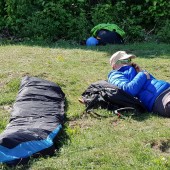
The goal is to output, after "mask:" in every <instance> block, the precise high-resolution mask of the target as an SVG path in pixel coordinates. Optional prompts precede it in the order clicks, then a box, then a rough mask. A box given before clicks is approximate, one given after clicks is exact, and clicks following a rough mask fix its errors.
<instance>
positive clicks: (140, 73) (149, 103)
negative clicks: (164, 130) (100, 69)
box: [108, 51, 170, 117]
mask: <svg viewBox="0 0 170 170" xmlns="http://www.w3.org/2000/svg"><path fill="white" fill-rule="evenodd" d="M135 57H136V56H135V55H134V54H127V53H126V52H125V51H117V52H116V53H114V54H113V55H112V56H111V58H110V64H111V67H112V68H113V70H112V71H111V72H110V73H109V74H108V82H109V83H111V84H113V85H116V86H118V87H119V88H121V89H123V90H124V91H125V92H127V93H130V94H131V95H133V96H134V97H137V98H138V99H139V100H140V101H141V102H142V103H143V104H144V106H145V107H146V109H147V110H148V112H154V113H157V114H159V115H161V116H165V117H170V83H169V82H166V81H163V80H158V79H156V78H154V77H153V76H152V75H151V74H150V73H148V72H147V71H146V70H142V69H141V68H140V66H138V65H137V64H136V63H133V62H131V60H132V59H133V58H135Z"/></svg>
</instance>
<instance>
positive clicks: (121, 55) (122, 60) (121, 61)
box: [110, 51, 136, 70]
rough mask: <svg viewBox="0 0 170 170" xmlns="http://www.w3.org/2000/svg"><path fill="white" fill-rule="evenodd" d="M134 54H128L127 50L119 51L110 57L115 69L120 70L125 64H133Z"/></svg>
mask: <svg viewBox="0 0 170 170" xmlns="http://www.w3.org/2000/svg"><path fill="white" fill-rule="evenodd" d="M135 57H136V56H135V55H134V54H127V53H126V52H125V51H117V52H116V53H114V54H113V55H112V56H111V58H110V65H111V67H112V68H113V69H115V70H118V69H119V68H120V67H122V66H125V65H131V59H132V58H135Z"/></svg>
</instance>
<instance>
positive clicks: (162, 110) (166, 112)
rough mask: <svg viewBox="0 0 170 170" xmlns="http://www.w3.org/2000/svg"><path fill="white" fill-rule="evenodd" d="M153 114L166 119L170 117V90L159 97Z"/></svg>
mask: <svg viewBox="0 0 170 170" xmlns="http://www.w3.org/2000/svg"><path fill="white" fill-rule="evenodd" d="M153 112H154V113H158V114H159V115H161V116H164V117H170V88H168V89H166V90H165V91H163V92H162V93H161V94H160V95H159V96H158V97H157V99H156V101H155V103H154V106H153Z"/></svg>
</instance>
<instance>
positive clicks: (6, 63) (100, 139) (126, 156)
mask: <svg viewBox="0 0 170 170" xmlns="http://www.w3.org/2000/svg"><path fill="white" fill-rule="evenodd" d="M117 50H128V51H130V52H132V53H134V54H136V55H137V56H138V58H136V59H135V62H137V63H138V64H139V65H140V66H141V67H142V68H144V69H147V70H148V71H149V72H150V73H152V74H153V75H154V76H155V77H156V78H158V79H164V80H166V81H170V74H169V72H170V49H169V45H168V44H155V43H143V44H129V45H118V46H116V45H110V46H102V47H91V48H87V47H82V46H79V45H77V44H71V45H70V44H67V43H65V42H59V43H56V44H50V45H48V44H42V45H41V44H36V43H34V42H33V43H29V44H28V43H22V44H13V45H10V44H9V45H1V46H0V61H1V62H0V132H2V131H3V130H4V129H5V127H6V125H7V123H8V121H9V117H10V111H11V107H12V105H13V103H14V101H15V98H16V95H17V92H18V89H19V85H20V81H21V78H22V77H23V76H25V75H29V76H37V77H40V78H43V79H46V80H50V81H53V82H55V83H57V84H58V85H60V87H61V88H62V90H63V92H64V93H65V94H66V99H67V104H68V108H67V110H66V114H67V117H68V121H67V122H66V125H65V128H64V131H65V136H64V137H62V138H61V143H60V144H61V146H60V147H59V149H58V150H57V151H56V153H55V155H54V156H52V157H47V158H39V159H31V161H30V162H29V164H28V165H27V166H18V167H14V168H8V167H6V166H5V165H0V169H31V170H54V169H63V170H64V169H67V170H68V169H69V170H74V169H104V170H110V169H118V170H119V169H120V170H128V169H138V170H140V169H141V170H143V169H147V170H148V169H150V170H155V169H161V170H162V169H163V170H164V169H165V170H166V169H170V137H169V136H170V131H169V126H170V119H168V118H162V117H159V116H157V115H153V114H150V113H145V114H143V115H140V116H130V117H127V118H126V119H125V120H123V119H119V118H117V117H116V116H113V117H109V118H103V119H101V120H98V119H95V118H91V117H88V118H83V119H81V118H80V117H79V116H80V115H81V113H82V112H83V110H84V106H83V105H81V104H80V103H79V102H78V98H79V97H80V96H81V94H82V93H83V92H84V90H85V89H86V88H87V87H88V86H89V85H90V84H91V83H93V82H96V81H98V80H105V79H107V74H108V72H109V71H110V70H111V68H110V66H109V64H108V61H109V58H110V56H111V54H112V53H114V52H115V51H117ZM98 112H102V113H103V114H108V112H107V111H105V110H98Z"/></svg>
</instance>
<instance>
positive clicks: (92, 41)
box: [86, 37, 99, 46]
mask: <svg viewBox="0 0 170 170" xmlns="http://www.w3.org/2000/svg"><path fill="white" fill-rule="evenodd" d="M98 43H99V41H98V40H97V39H96V38H94V37H89V38H88V39H87V40H86V45H87V46H96V45H97V44H98Z"/></svg>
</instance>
